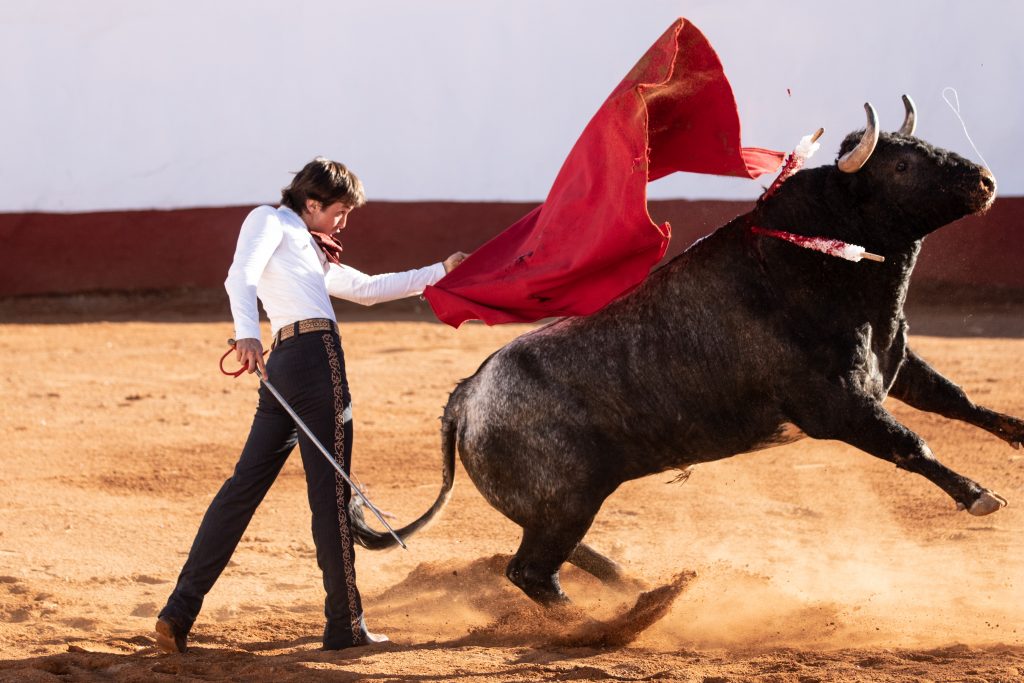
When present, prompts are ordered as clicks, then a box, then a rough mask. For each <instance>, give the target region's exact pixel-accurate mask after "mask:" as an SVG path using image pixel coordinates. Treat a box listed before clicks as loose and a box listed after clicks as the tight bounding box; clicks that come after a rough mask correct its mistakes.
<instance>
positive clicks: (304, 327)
mask: <svg viewBox="0 0 1024 683" xmlns="http://www.w3.org/2000/svg"><path fill="white" fill-rule="evenodd" d="M337 329H338V324H337V323H336V322H334V321H333V320H328V319H327V318H308V319H306V320H299V321H297V322H294V323H292V324H291V325H285V326H284V327H282V328H281V329H279V330H278V331H277V334H275V335H274V346H277V345H278V344H280V343H281V342H283V341H284V340H285V339H291V338H292V337H296V336H298V335H300V334H306V333H307V332H329V331H331V332H333V331H337Z"/></svg>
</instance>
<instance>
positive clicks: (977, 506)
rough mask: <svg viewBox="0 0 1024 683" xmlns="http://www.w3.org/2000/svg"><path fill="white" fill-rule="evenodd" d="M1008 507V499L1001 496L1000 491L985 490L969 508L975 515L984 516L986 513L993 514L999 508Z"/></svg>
mask: <svg viewBox="0 0 1024 683" xmlns="http://www.w3.org/2000/svg"><path fill="white" fill-rule="evenodd" d="M1004 507H1006V499H1005V498H1003V497H1002V496H1000V495H999V494H998V493H993V492H992V491H985V492H983V493H982V494H981V495H980V496H978V499H977V500H976V501H974V502H973V503H971V507H970V508H968V510H967V511H968V512H970V513H971V514H972V515H974V516H975V517H983V516H984V515H991V514H992V513H993V512H995V511H996V510H998V509H999V508H1004Z"/></svg>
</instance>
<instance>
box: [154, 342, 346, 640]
mask: <svg viewBox="0 0 1024 683" xmlns="http://www.w3.org/2000/svg"><path fill="white" fill-rule="evenodd" d="M267 373H268V375H269V379H270V381H271V382H272V383H273V384H274V388H276V389H277V390H278V391H279V392H280V393H281V395H282V396H284V398H285V400H286V401H287V402H288V404H289V405H290V406H291V407H292V409H293V410H295V412H296V413H297V414H298V415H299V417H300V418H301V419H302V421H303V422H305V423H306V426H308V427H309V428H310V430H311V431H312V432H313V433H314V434H315V435H316V437H317V439H319V440H320V443H322V444H323V445H324V447H325V448H327V449H328V451H331V452H332V453H333V454H334V457H335V459H336V460H338V461H339V462H341V464H342V467H344V469H345V471H346V473H348V472H349V470H350V466H351V455H352V417H351V415H352V411H351V399H350V396H349V389H348V381H347V380H346V378H345V356H344V354H343V352H342V349H341V340H340V338H339V337H338V335H337V334H336V333H335V332H309V333H306V334H302V335H296V336H294V337H291V338H290V339H286V340H284V341H283V342H281V343H280V344H278V345H277V347H276V348H275V349H274V351H273V352H272V353H271V354H270V357H269V358H268V360H267ZM296 442H298V444H299V448H300V451H301V453H302V465H303V468H304V469H305V471H306V487H307V490H308V494H309V507H310V510H311V511H312V513H313V543H314V544H315V545H316V557H317V563H318V564H319V565H320V569H321V571H322V572H323V577H324V589H325V590H326V591H327V598H326V600H325V603H324V614H325V616H326V618H327V625H326V627H325V629H324V646H325V647H328V648H341V647H347V646H350V645H360V644H362V643H363V642H365V636H364V634H365V632H366V630H365V625H364V622H363V620H362V614H363V610H362V603H361V601H360V597H359V591H358V590H357V588H356V572H355V555H354V550H353V547H352V533H351V527H350V525H349V518H348V502H349V498H350V497H351V493H352V492H351V491H350V489H349V487H348V485H347V484H345V481H344V479H342V478H341V475H339V474H338V473H337V472H336V471H335V470H334V468H333V467H332V466H331V464H330V463H329V462H327V460H326V459H325V458H324V456H323V454H322V453H320V451H319V450H318V449H317V448H316V446H314V445H313V443H312V442H311V441H310V440H309V438H308V437H307V436H306V435H305V434H304V433H303V432H302V431H301V430H297V429H296V426H295V423H294V421H293V420H292V418H291V417H290V416H289V415H288V414H287V413H286V412H285V410H284V408H282V407H281V405H280V403H278V401H277V399H276V398H274V396H273V395H272V394H271V393H270V392H269V391H268V390H267V388H266V387H264V386H263V385H262V384H260V392H259V405H258V406H257V408H256V416H255V417H254V418H253V422H252V428H251V430H250V431H249V438H248V440H247V441H246V444H245V447H244V449H243V450H242V455H241V457H239V459H238V464H237V465H235V471H234V473H233V474H232V475H231V478H230V479H228V480H227V481H225V482H224V485H223V486H222V487H221V489H220V491H219V492H218V493H217V495H216V497H214V499H213V502H212V503H210V507H209V509H207V511H206V515H205V516H204V517H203V521H202V523H201V524H200V525H199V531H198V533H197V534H196V538H195V541H193V543H192V549H191V550H190V551H189V555H188V559H187V560H186V561H185V566H184V567H183V568H182V570H181V574H180V576H179V577H178V582H177V585H176V586H175V588H174V592H173V593H171V596H170V598H169V599H168V601H167V606H166V607H164V609H163V610H162V611H161V612H160V616H161V617H167V618H170V619H172V620H173V621H175V622H176V623H177V624H178V625H179V626H180V627H181V628H183V629H185V630H186V631H188V630H189V629H191V628H192V624H193V623H194V622H195V620H196V617H197V616H198V614H199V610H200V608H201V607H202V604H203V598H204V597H205V596H206V594H207V593H208V592H209V591H210V589H211V588H212V587H213V584H214V582H215V581H216V580H217V577H219V576H220V573H221V572H222V571H223V570H224V567H225V566H226V565H227V563H228V560H230V559H231V554H232V553H233V552H234V550H235V547H236V546H237V545H238V541H239V539H241V538H242V534H243V533H244V532H245V529H246V527H247V526H248V524H249V520H250V519H252V515H253V513H254V512H255V511H256V508H257V506H258V505H259V504H260V502H261V501H262V500H263V497H264V496H265V495H266V493H267V491H268V490H269V489H270V485H271V484H273V483H274V479H276V478H277V475H278V473H279V472H280V471H281V467H282V466H284V462H285V460H286V459H287V458H288V455H289V453H291V451H292V449H293V448H294V447H295V444H296Z"/></svg>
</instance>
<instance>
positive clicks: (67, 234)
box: [0, 197, 1024, 297]
mask: <svg viewBox="0 0 1024 683" xmlns="http://www.w3.org/2000/svg"><path fill="white" fill-rule="evenodd" d="M534 206H535V203H532V202H529V203H528V202H385V201H376V202H371V203H370V204H368V205H367V206H366V207H364V208H362V209H359V210H358V211H357V212H355V213H354V214H353V215H352V217H351V218H350V220H349V227H348V228H347V229H346V231H345V233H344V238H343V242H344V246H345V260H346V262H347V263H349V264H350V265H352V266H354V267H356V268H359V269H360V270H363V271H365V272H369V273H380V272H388V271H395V270H404V269H407V268H412V267H417V266H420V265H424V264H426V263H429V262H433V261H438V260H440V259H442V258H444V257H445V256H447V255H448V254H449V253H451V252H453V251H456V250H459V249H461V250H464V251H471V250H473V249H475V248H476V247H478V246H479V245H481V244H483V243H484V242H485V241H486V240H487V239H489V238H490V237H492V236H494V235H495V234H497V233H498V232H500V231H501V230H503V229H504V228H505V227H507V226H508V225H510V224H512V223H513V222H515V221H516V220H517V219H519V218H520V217H521V216H523V215H524V214H525V213H526V212H527V211H529V210H530V209H532V208H533V207H534ZM751 206H752V204H751V202H749V201H689V200H657V201H651V202H649V209H650V213H651V215H652V216H653V217H654V219H655V220H656V221H659V222H661V221H666V220H667V221H669V222H670V223H671V224H672V229H673V239H672V244H671V246H670V248H669V257H671V256H674V255H675V254H678V253H679V252H681V251H682V250H684V249H685V248H686V247H687V246H688V245H690V244H691V243H692V242H693V241H694V240H695V239H697V238H699V237H701V236H702V235H705V234H707V233H709V232H711V231H712V230H714V229H715V228H717V227H719V226H721V225H723V224H725V223H726V222H727V221H729V220H730V219H732V218H733V217H735V216H737V215H739V214H741V213H744V212H746V211H748V210H749V209H750V208H751ZM251 209H252V206H251V205H250V206H234V207H221V208H199V209H174V210H144V211H115V212H92V213H72V214H66V213H61V214H55V213H9V214H0V297H19V296H26V295H43V294H58V295H59V294H72V293H82V292H129V291H139V290H162V289H176V288H197V289H220V288H221V287H222V283H223V281H224V278H225V276H226V273H227V269H228V266H229V265H230V263H231V258H232V254H233V251H234V245H235V240H236V238H237V235H238V229H239V226H240V225H241V223H242V220H243V219H244V218H245V216H246V214H247V213H248V212H249V211H250V210H251ZM1022 218H1024V197H1006V198H1000V199H998V200H997V201H996V203H995V204H994V205H993V207H992V208H991V209H990V210H989V211H988V212H987V213H986V214H985V215H982V216H971V217H968V218H965V219H963V220H961V221H958V222H957V223H955V224H953V225H950V226H947V227H945V228H943V229H942V230H940V231H938V232H937V233H935V234H933V235H931V236H930V237H929V238H928V239H927V240H926V242H925V247H924V249H923V251H922V254H921V257H920V260H919V262H918V267H917V269H916V271H915V274H914V281H913V282H914V288H915V290H922V289H935V290H943V291H960V292H976V293H978V294H979V296H982V297H984V295H985V294H991V293H1000V294H1001V295H1002V296H1005V295H1006V294H1007V293H1009V294H1010V295H1011V296H1015V295H1017V294H1024V267H1022V265H1021V264H1022V263H1024V240H1022V239H1021V237H1020V230H1021V228H1020V226H1021V225H1022V224H1024V221H1022ZM865 267H870V265H866V266H865Z"/></svg>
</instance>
